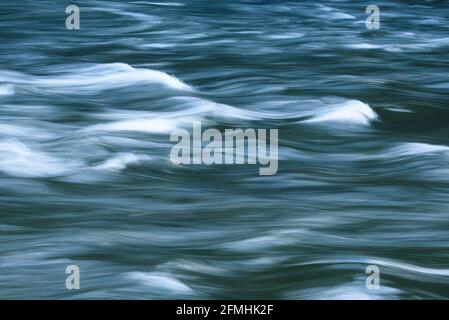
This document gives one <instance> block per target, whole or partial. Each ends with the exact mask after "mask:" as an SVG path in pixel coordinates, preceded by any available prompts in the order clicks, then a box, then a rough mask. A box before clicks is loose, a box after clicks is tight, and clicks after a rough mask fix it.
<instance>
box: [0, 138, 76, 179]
mask: <svg viewBox="0 0 449 320" xmlns="http://www.w3.org/2000/svg"><path fill="white" fill-rule="evenodd" d="M76 167H77V165H76V164H74V163H67V161H66V160H63V159H59V158H55V157H52V156H50V155H48V154H46V153H44V152H42V151H39V150H35V149H32V148H30V147H28V146H27V145H26V144H24V143H22V142H20V141H18V140H13V139H11V140H3V141H0V171H2V172H4V173H6V174H9V175H11V176H15V177H23V178H37V177H56V176H61V175H65V174H67V173H69V172H70V171H71V170H73V169H75V168H76Z"/></svg>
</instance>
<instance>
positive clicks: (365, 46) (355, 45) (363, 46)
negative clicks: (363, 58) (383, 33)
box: [347, 43, 382, 49]
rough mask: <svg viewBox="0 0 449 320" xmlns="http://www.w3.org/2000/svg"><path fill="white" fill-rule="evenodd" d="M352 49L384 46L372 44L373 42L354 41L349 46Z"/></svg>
mask: <svg viewBox="0 0 449 320" xmlns="http://www.w3.org/2000/svg"><path fill="white" fill-rule="evenodd" d="M347 47H348V48H351V49H379V48H382V46H379V45H376V44H371V43H354V44H350V45H348V46H347Z"/></svg>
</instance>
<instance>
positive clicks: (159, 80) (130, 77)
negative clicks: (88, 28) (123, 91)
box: [0, 63, 192, 94]
mask: <svg viewBox="0 0 449 320" xmlns="http://www.w3.org/2000/svg"><path fill="white" fill-rule="evenodd" d="M74 69H75V70H77V71H76V72H67V71H66V70H74ZM53 71H54V72H55V73H56V75H55V76H32V75H27V74H23V73H19V72H12V71H5V70H1V71H0V81H2V82H8V83H13V84H20V85H31V86H34V87H36V88H41V89H45V90H48V91H51V92H61V93H70V94H83V93H86V92H92V91H94V92H97V91H102V90H109V89H114V88H121V87H128V86H131V85H137V84H145V83H156V84H161V85H164V86H166V87H169V88H172V89H176V90H185V91H190V90H192V88H191V87H190V86H189V85H187V84H185V83H184V82H182V81H180V80H179V79H177V78H175V77H173V76H170V75H168V74H167V73H165V72H161V71H156V70H151V69H140V68H133V67H131V66H130V65H128V64H125V63H111V64H95V65H89V66H84V67H80V66H73V65H69V66H64V67H58V68H56V67H53Z"/></svg>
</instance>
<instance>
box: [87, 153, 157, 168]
mask: <svg viewBox="0 0 449 320" xmlns="http://www.w3.org/2000/svg"><path fill="white" fill-rule="evenodd" d="M150 159H151V157H149V156H146V155H136V154H133V153H120V154H118V155H117V156H115V157H112V158H110V159H108V160H106V161H105V162H104V163H102V164H100V165H98V166H95V167H94V168H95V169H99V170H113V171H120V170H123V169H125V168H126V167H127V166H128V165H130V164H136V163H140V162H142V161H145V160H150Z"/></svg>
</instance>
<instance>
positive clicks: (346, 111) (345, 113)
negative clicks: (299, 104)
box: [302, 100, 379, 125]
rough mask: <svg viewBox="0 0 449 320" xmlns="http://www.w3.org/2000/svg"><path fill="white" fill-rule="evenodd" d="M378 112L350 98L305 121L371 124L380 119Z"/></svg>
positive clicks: (304, 121)
mask: <svg viewBox="0 0 449 320" xmlns="http://www.w3.org/2000/svg"><path fill="white" fill-rule="evenodd" d="M378 117H379V116H378V115H377V113H376V112H375V111H374V110H373V109H371V108H370V106H369V105H368V104H366V103H363V102H361V101H358V100H349V101H346V102H343V103H340V104H337V105H333V106H331V107H329V108H326V109H325V110H323V111H321V112H320V114H318V115H315V116H313V117H312V118H311V119H307V120H303V121H302V122H303V123H321V122H337V123H348V124H358V125H369V124H370V123H371V122H372V121H374V120H376V119H378Z"/></svg>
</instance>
